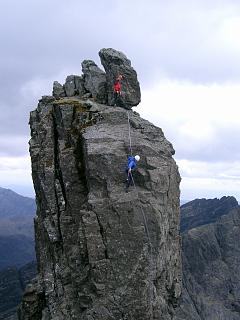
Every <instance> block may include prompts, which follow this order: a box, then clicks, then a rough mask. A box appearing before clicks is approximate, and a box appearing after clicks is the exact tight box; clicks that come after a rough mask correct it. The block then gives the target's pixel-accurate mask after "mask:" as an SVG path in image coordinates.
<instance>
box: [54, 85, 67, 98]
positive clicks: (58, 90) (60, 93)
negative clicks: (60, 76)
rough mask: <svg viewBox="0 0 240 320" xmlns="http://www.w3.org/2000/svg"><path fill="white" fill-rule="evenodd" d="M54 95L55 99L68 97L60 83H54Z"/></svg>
mask: <svg viewBox="0 0 240 320" xmlns="http://www.w3.org/2000/svg"><path fill="white" fill-rule="evenodd" d="M52 95H53V96H54V97H55V98H61V97H65V96H66V94H65V91H64V88H63V86H62V85H61V83H59V82H58V81H54V82H53V92H52Z"/></svg>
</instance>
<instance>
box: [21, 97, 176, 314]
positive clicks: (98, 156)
mask: <svg viewBox="0 0 240 320" xmlns="http://www.w3.org/2000/svg"><path fill="white" fill-rule="evenodd" d="M129 115H130V123H131V135H132V148H133V152H134V154H135V153H138V154H140V156H141V161H140V162H139V165H138V169H137V170H136V171H135V172H134V179H135V185H136V189H135V188H134V187H132V188H131V189H130V190H129V192H128V193H125V185H124V184H125V179H126V174H125V166H126V162H127V155H128V153H129V138H128V137H129V136H128V134H129V131H128V130H129V128H128V116H127V112H126V111H125V110H124V109H122V108H111V107H107V106H103V105H98V104H97V103H94V104H92V103H89V102H88V101H84V100H82V101H81V100H77V99H60V100H56V101H53V102H52V104H49V103H45V104H44V103H42V102H40V103H39V105H38V108H37V109H36V110H35V111H33V112H32V113H31V118H30V124H31V133H32V138H31V141H30V153H31V158H32V174H33V181H34V187H35V191H36V199H37V217H36V219H35V232H36V252H37V261H38V270H39V275H38V284H37V285H35V286H34V288H33V289H32V293H31V292H27V293H26V295H25V296H24V298H23V302H22V304H21V312H20V314H19V319H21V320H23V319H25V320H26V319H41V320H43V319H48V320H61V319H62V320H63V319H64V320H68V319H69V320H70V319H79V320H100V319H102V320H110V319H111V320H113V319H116V320H120V319H122V320H123V319H125V320H126V319H127V320H135V319H136V320H137V319H141V320H149V319H152V320H153V319H165V320H170V319H172V315H173V306H174V305H175V304H176V301H177V299H178V297H179V295H180V293H181V261H180V260H181V259H180V237H179V183H180V176H179V173H178V169H177V166H176V163H175V161H174V159H173V158H172V155H173V154H174V150H173V147H172V145H171V144H170V143H169V142H168V141H167V140H166V138H165V137H164V134H163V132H162V130H161V129H160V128H157V127H155V126H154V125H153V124H151V123H149V122H148V121H146V120H144V119H141V118H140V117H139V116H138V115H137V114H136V113H133V112H132V111H130V112H129ZM145 219H146V221H145ZM46 221H47V222H46ZM30 293H31V294H30ZM27 297H30V298H31V299H32V301H33V303H32V307H31V302H30V300H31V299H28V303H27V304H26V303H25V302H26V300H24V299H26V298H27ZM34 310H38V311H37V315H38V318H31V317H30V316H29V315H30V314H32V312H33V311H34Z"/></svg>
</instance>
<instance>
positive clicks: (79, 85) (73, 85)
mask: <svg viewBox="0 0 240 320" xmlns="http://www.w3.org/2000/svg"><path fill="white" fill-rule="evenodd" d="M64 89H65V92H66V96H67V97H73V96H83V95H84V94H85V93H86V90H85V88H84V80H83V78H82V77H81V76H76V75H71V76H68V77H67V78H66V82H65V84H64Z"/></svg>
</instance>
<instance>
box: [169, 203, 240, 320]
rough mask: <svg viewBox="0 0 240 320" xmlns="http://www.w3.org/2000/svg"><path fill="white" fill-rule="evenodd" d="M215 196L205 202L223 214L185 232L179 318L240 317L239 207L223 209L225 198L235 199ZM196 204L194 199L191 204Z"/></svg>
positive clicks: (221, 318)
mask: <svg viewBox="0 0 240 320" xmlns="http://www.w3.org/2000/svg"><path fill="white" fill-rule="evenodd" d="M216 200H217V199H212V200H211V199H210V200H205V202H207V203H208V207H209V208H212V210H213V213H214V212H216V210H215V209H217V211H218V212H221V216H220V217H219V218H218V219H216V221H215V222H214V223H209V224H205V225H202V226H199V227H196V228H192V229H190V230H188V231H186V232H185V233H184V234H183V235H182V249H183V254H182V256H183V294H182V298H181V304H180V307H179V309H178V311H177V314H176V318H175V319H177V320H213V319H218V320H226V319H227V320H239V319H240V285H239V283H240V268H239V264H240V250H239V243H240V208H239V206H237V207H236V206H235V208H234V209H229V210H225V212H224V208H225V209H226V202H229V203H230V204H231V203H232V204H234V203H235V204H236V199H234V198H233V197H224V199H223V198H222V199H221V200H218V201H216ZM223 200H225V201H223ZM220 203H222V207H220ZM197 204H199V200H194V201H193V202H191V207H192V208H195V206H196V207H197ZM230 207H231V205H230ZM184 209H185V208H184ZM189 213H190V211H189ZM192 214H194V212H193V213H192ZM210 218H211V214H210Z"/></svg>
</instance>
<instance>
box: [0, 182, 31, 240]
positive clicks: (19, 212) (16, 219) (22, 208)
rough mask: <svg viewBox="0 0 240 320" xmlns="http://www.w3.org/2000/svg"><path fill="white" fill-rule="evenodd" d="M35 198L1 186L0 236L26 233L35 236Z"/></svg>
mask: <svg viewBox="0 0 240 320" xmlns="http://www.w3.org/2000/svg"><path fill="white" fill-rule="evenodd" d="M35 212H36V203H35V200H34V199H32V198H28V197H23V196H21V195H19V194H17V193H16V192H14V191H12V190H10V189H5V188H0V236H9V235H14V236H15V235H25V236H27V237H31V238H33V236H34V234H33V217H34V216H35Z"/></svg>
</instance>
